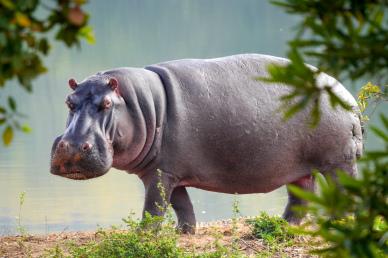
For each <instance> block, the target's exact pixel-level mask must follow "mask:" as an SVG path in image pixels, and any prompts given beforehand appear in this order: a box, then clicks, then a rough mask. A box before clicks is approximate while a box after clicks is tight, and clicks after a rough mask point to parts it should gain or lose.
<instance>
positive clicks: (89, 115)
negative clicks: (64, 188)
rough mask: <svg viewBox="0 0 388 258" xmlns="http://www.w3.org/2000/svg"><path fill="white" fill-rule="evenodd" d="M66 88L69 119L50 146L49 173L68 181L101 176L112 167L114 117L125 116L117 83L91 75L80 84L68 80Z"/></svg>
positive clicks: (115, 131) (110, 78)
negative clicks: (62, 131) (64, 128)
mask: <svg viewBox="0 0 388 258" xmlns="http://www.w3.org/2000/svg"><path fill="white" fill-rule="evenodd" d="M69 85H70V87H71V88H72V89H73V93H71V94H70V95H69V96H68V97H67V99H66V104H67V106H68V108H69V117H68V119H67V123H66V130H65V132H64V133H63V134H62V135H60V136H59V137H57V138H56V139H55V141H54V144H53V146H52V151H51V173H52V174H54V175H59V176H63V177H67V178H70V179H89V178H94V177H98V176H102V175H104V174H105V173H106V172H107V171H108V170H109V169H110V168H111V167H112V163H113V154H114V145H115V142H114V137H116V138H117V136H116V135H117V127H118V123H120V119H117V116H119V115H120V113H122V112H126V107H125V101H124V99H123V98H122V97H121V96H120V94H119V90H118V81H117V80H116V79H115V78H114V77H109V76H103V75H95V76H92V77H89V78H88V79H87V80H85V81H84V82H82V83H80V84H78V83H77V82H76V81H75V80H74V79H70V80H69ZM118 137H120V133H119V136H118Z"/></svg>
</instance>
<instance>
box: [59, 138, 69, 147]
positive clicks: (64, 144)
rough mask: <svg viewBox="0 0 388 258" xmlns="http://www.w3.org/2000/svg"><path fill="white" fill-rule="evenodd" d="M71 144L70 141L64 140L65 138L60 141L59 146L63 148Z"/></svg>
mask: <svg viewBox="0 0 388 258" xmlns="http://www.w3.org/2000/svg"><path fill="white" fill-rule="evenodd" d="M68 146H69V143H68V142H66V141H64V140H61V141H60V142H59V143H58V147H59V148H61V149H65V148H67V147H68Z"/></svg>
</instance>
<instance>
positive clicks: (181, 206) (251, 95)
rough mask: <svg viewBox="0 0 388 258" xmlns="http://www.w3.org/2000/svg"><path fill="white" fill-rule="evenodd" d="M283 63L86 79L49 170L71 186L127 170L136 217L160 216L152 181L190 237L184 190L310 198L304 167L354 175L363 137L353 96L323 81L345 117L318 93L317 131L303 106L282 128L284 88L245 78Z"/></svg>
mask: <svg viewBox="0 0 388 258" xmlns="http://www.w3.org/2000/svg"><path fill="white" fill-rule="evenodd" d="M286 62H288V61H287V60H285V59H282V58H277V57H272V56H265V55H256V54H245V55H235V56H230V57H225V58H217V59H207V60H200V59H186V60H178V61H171V62H165V63H161V64H156V65H151V66H148V67H146V68H144V69H139V68H118V69H113V70H110V71H105V72H100V73H97V74H96V75H93V76H90V77H88V78H86V79H85V80H84V81H82V82H81V83H79V84H78V85H76V86H74V88H75V90H74V92H73V93H71V94H70V95H69V97H68V101H67V102H68V104H69V105H70V107H71V108H72V110H71V111H70V114H69V119H68V121H67V126H66V131H65V132H64V134H63V135H61V136H59V137H58V138H57V139H56V140H55V142H54V145H53V147H52V162H51V173H53V174H55V175H60V176H64V177H67V178H71V179H89V178H93V177H98V176H101V175H103V174H105V173H106V172H107V171H108V170H109V169H110V168H111V167H115V168H118V169H121V170H125V171H127V172H128V173H134V174H136V175H138V176H139V178H140V179H141V180H142V181H143V183H144V186H145V192H146V196H145V204H144V211H143V214H144V212H149V213H150V214H152V215H162V213H163V212H162V211H161V210H160V209H159V208H158V207H157V206H156V203H159V204H162V203H163V201H162V199H161V197H160V193H159V190H158V187H157V184H158V182H159V181H160V180H161V182H162V184H163V186H164V188H165V192H166V196H167V200H168V201H170V202H171V204H172V207H173V208H174V210H175V212H176V214H177V217H178V227H179V228H180V229H181V230H182V231H183V232H185V233H193V232H194V230H195V228H194V227H195V216H194V212H193V206H192V203H191V201H190V198H189V196H188V194H187V191H186V187H196V188H200V189H204V190H208V191H215V192H223V193H231V194H233V193H239V194H248V193H265V192H270V191H272V190H275V189H277V188H279V187H280V186H283V185H287V184H294V185H297V186H300V187H302V188H304V189H307V190H311V191H312V190H314V182H313V179H312V177H311V172H312V169H318V170H319V171H321V172H322V173H323V174H325V175H328V174H329V173H331V172H332V171H333V170H334V169H336V168H339V169H343V170H345V171H347V172H349V173H350V174H352V175H354V174H356V172H357V167H356V165H355V160H356V158H357V157H358V156H360V155H361V152H362V133H361V125H360V120H359V114H358V113H359V112H358V108H357V104H356V102H355V100H354V98H353V97H352V96H351V95H350V93H349V92H348V91H347V90H346V89H345V88H344V87H343V86H342V85H341V84H340V83H338V82H337V81H336V80H335V79H333V78H332V77H330V76H328V75H322V76H321V77H320V82H321V84H322V86H323V85H330V86H332V87H333V88H334V91H335V92H336V93H337V94H338V95H339V96H340V97H342V98H343V99H344V100H346V101H347V102H348V103H349V104H351V105H352V106H354V112H348V111H344V110H342V109H336V110H333V109H332V108H331V107H330V105H329V102H328V98H327V96H324V97H323V99H322V102H321V111H322V117H321V121H320V124H319V125H318V127H317V128H316V129H314V130H311V128H309V126H308V125H306V120H307V119H308V118H309V109H306V110H303V111H302V112H300V113H298V114H297V115H296V116H295V117H294V118H292V119H291V120H289V121H288V122H284V121H283V120H282V116H281V113H280V112H279V110H278V109H279V106H280V104H281V102H280V100H279V97H281V96H283V95H285V94H287V93H289V92H290V88H289V87H285V85H280V84H278V85H276V84H267V83H264V82H261V81H256V80H255V79H254V78H255V77H258V76H259V77H260V76H267V72H266V66H267V65H268V64H270V63H275V64H284V63H286ZM112 78H113V80H115V82H114V83H113V85H114V84H115V83H116V82H117V83H118V88H117V89H114V87H111V83H109V81H110V80H112ZM112 88H113V89H112ZM104 98H105V100H104ZM104 101H105V102H104ZM106 101H107V102H108V105H106ZM104 103H105V104H104ZM109 104H110V105H109ZM157 169H160V170H161V171H162V173H161V178H159V176H158V173H157ZM296 204H303V202H302V201H301V200H299V199H298V198H296V197H295V196H293V195H291V194H289V202H288V204H287V207H286V209H285V212H284V217H285V218H286V219H287V220H288V221H290V222H293V223H299V221H300V219H301V217H298V216H297V214H294V213H293V211H292V209H291V207H292V206H293V205H296Z"/></svg>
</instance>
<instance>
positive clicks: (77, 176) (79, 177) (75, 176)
mask: <svg viewBox="0 0 388 258" xmlns="http://www.w3.org/2000/svg"><path fill="white" fill-rule="evenodd" d="M60 176H63V177H66V178H69V179H73V180H86V179H89V178H92V177H88V176H86V175H85V174H82V173H81V172H70V173H65V174H61V175H60Z"/></svg>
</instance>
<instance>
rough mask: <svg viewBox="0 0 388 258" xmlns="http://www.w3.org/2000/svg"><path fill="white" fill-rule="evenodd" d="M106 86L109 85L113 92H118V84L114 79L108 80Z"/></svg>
mask: <svg viewBox="0 0 388 258" xmlns="http://www.w3.org/2000/svg"><path fill="white" fill-rule="evenodd" d="M108 85H109V87H110V88H111V89H112V90H113V91H117V90H118V87H119V82H118V81H117V79H116V78H110V79H109V82H108Z"/></svg>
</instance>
